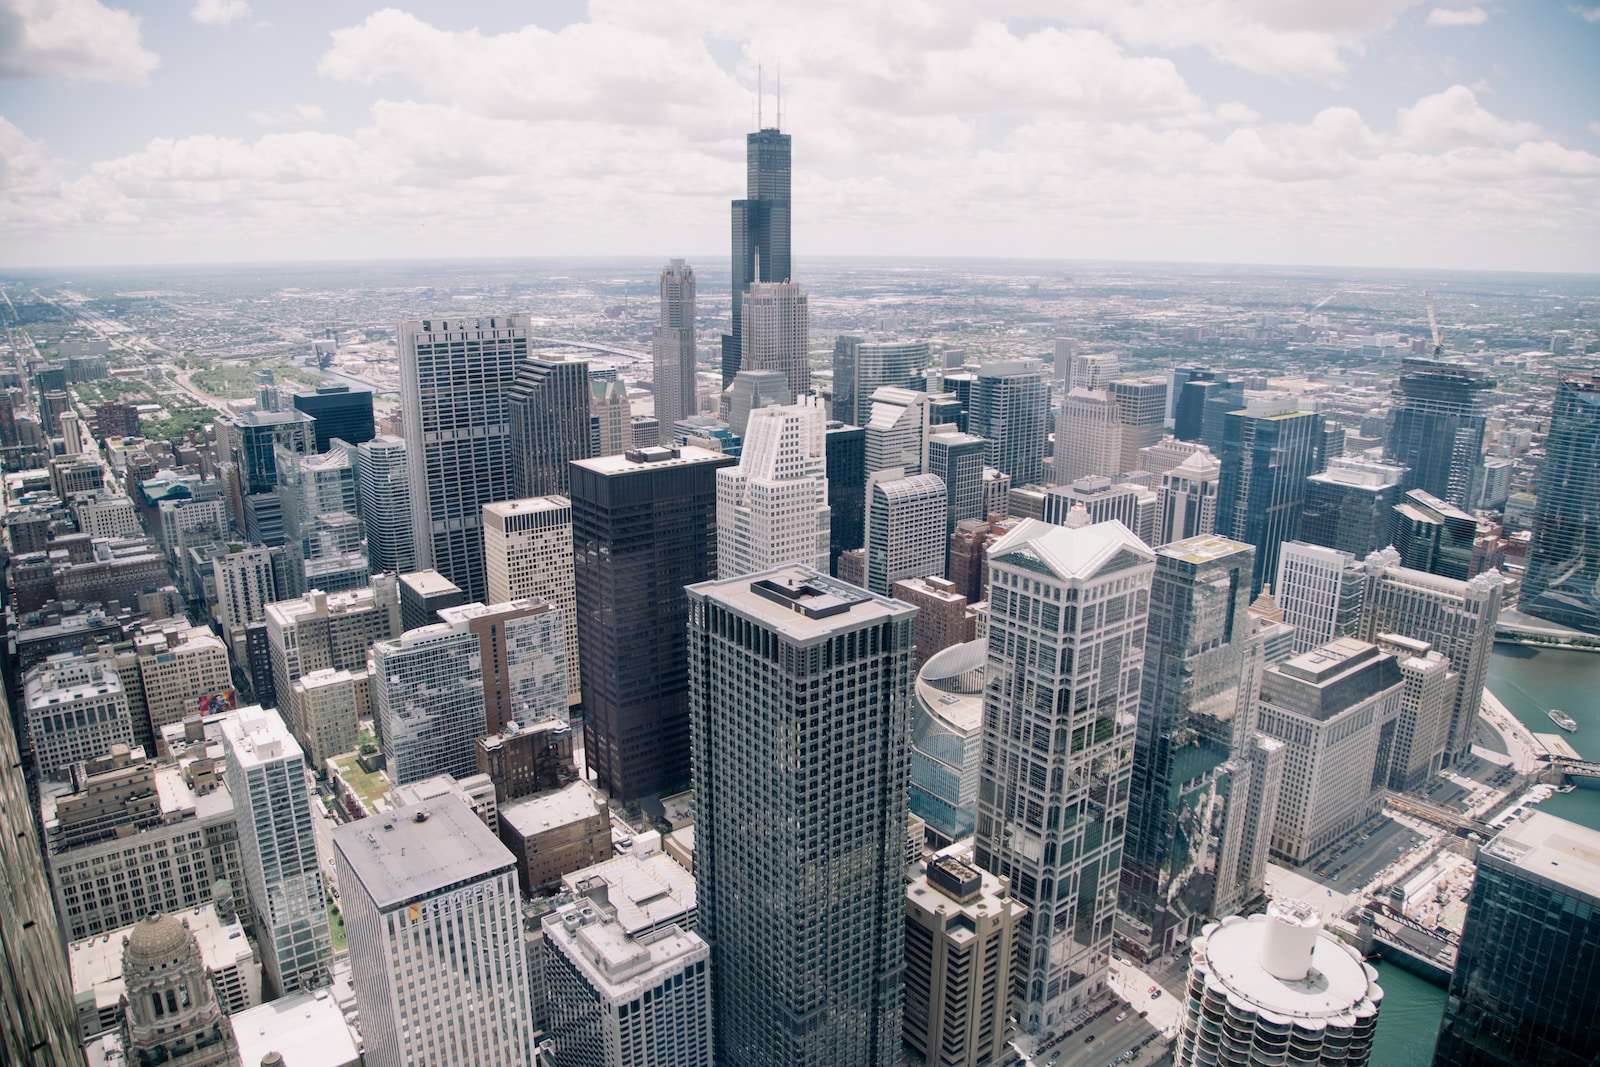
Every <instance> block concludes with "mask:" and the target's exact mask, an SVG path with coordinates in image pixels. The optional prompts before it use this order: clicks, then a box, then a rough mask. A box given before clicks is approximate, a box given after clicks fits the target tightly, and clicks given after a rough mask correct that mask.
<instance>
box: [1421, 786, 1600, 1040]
mask: <svg viewBox="0 0 1600 1067" xmlns="http://www.w3.org/2000/svg"><path fill="white" fill-rule="evenodd" d="M1596 857H1600V832H1596V831H1595V830H1592V829H1590V828H1588V827H1586V826H1578V825H1576V824H1574V823H1570V822H1567V821H1566V820H1564V819H1558V818H1556V817H1555V816H1554V815H1548V814H1546V813H1544V812H1542V811H1536V810H1532V809H1526V813H1525V814H1523V815H1522V816H1521V817H1520V818H1519V819H1517V820H1516V821H1514V822H1512V823H1511V824H1510V825H1508V826H1507V827H1506V828H1505V829H1504V830H1502V831H1501V832H1500V834H1499V836H1497V837H1496V838H1495V839H1494V840H1493V841H1491V842H1489V844H1487V845H1485V846H1484V847H1483V848H1482V849H1481V850H1480V851H1479V853H1478V873H1477V877H1476V879H1475V880H1474V881H1473V883H1472V896H1471V897H1470V899H1469V900H1468V902H1467V921H1466V925H1465V927H1464V928H1463V929H1462V931H1461V947H1460V954H1459V955H1458V956H1457V958H1456V967H1455V972H1454V974H1452V975H1451V978H1450V996H1449V998H1448V999H1447V1000H1446V1001H1445V1007H1444V1020H1443V1022H1441V1023H1440V1026H1439V1040H1438V1044H1437V1045H1436V1046H1435V1048H1434V1053H1433V1067H1520V1065H1521V1064H1528V1063H1537V1064H1541V1065H1544V1064H1548V1065H1549V1067H1583V1065H1585V1064H1592V1063H1594V1062H1595V1061H1596V1060H1597V1059H1600V1026H1596V1025H1595V1011H1594V990H1595V988H1596V985H1597V984H1600V860H1597V859H1596Z"/></svg>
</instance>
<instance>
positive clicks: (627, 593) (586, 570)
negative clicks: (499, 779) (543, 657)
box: [572, 447, 734, 799]
mask: <svg viewBox="0 0 1600 1067" xmlns="http://www.w3.org/2000/svg"><path fill="white" fill-rule="evenodd" d="M733 462H734V457H732V456H724V455H722V454H721V453H717V452H710V451H707V450H706V449H703V448H692V447H684V448H670V449H669V448H645V449H638V450H635V451H632V452H628V453H626V454H625V455H621V456H606V457H604V458H601V459H587V460H581V461H579V462H576V463H574V464H573V465H572V541H573V555H574V570H575V573H576V587H577V601H578V645H579V647H580V648H581V649H582V650H583V702H584V713H585V723H584V753H585V757H586V759H587V762H588V766H589V769H590V770H592V771H593V772H594V773H595V775H596V777H597V778H598V779H599V782H600V784H601V786H602V787H604V788H605V789H606V790H607V791H608V792H610V793H611V795H612V796H613V797H618V798H622V799H632V798H634V797H638V796H641V795H643V794H646V793H651V792H654V791H657V790H660V789H664V788H667V787H669V786H674V785H678V784H681V783H683V782H686V781H687V780H688V777H689V677H688V669H687V666H686V664H685V662H684V648H685V645H684V642H685V640H686V639H687V634H686V629H685V622H686V619H687V615H688V607H689V605H688V601H687V600H686V599H685V596H684V592H683V589H684V586H686V585H690V584H692V583H694V582H700V581H705V580H707V579H709V578H711V577H712V576H713V575H715V574H716V573H717V524H716V515H717V477H716V472H717V470H718V469H720V468H723V467H727V466H731V465H732V464H733Z"/></svg>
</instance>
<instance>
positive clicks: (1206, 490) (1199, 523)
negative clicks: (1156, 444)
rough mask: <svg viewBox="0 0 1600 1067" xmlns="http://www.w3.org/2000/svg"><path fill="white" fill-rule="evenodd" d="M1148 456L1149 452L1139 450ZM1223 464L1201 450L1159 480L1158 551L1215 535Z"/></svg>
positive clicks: (1207, 451) (1146, 449)
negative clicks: (1218, 489) (1197, 538)
mask: <svg viewBox="0 0 1600 1067" xmlns="http://www.w3.org/2000/svg"><path fill="white" fill-rule="evenodd" d="M1141 451H1142V452H1149V451H1150V450H1149V449H1148V448H1145V449H1141ZM1221 479H1222V464H1220V463H1218V462H1217V460H1216V457H1214V456H1212V454H1211V452H1210V451H1209V450H1207V449H1206V448H1204V447H1201V448H1200V450H1199V451H1197V452H1194V453H1192V454H1191V455H1190V456H1189V458H1188V459H1185V460H1184V461H1183V462H1182V463H1180V464H1178V465H1177V466H1176V467H1174V468H1173V469H1172V470H1170V471H1167V472H1166V473H1165V474H1163V475H1162V476H1161V492H1160V500H1161V505H1160V506H1161V515H1160V517H1159V518H1158V519H1157V520H1156V540H1155V545H1156V546H1157V547H1159V546H1161V545H1164V544H1167V543H1168V542H1171V541H1182V540H1185V539H1187V538H1190V537H1200V536H1202V535H1204V534H1210V533H1216V530H1217V483H1218V482H1219V481H1220V480H1221Z"/></svg>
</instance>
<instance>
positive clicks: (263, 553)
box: [210, 543, 278, 633]
mask: <svg viewBox="0 0 1600 1067" xmlns="http://www.w3.org/2000/svg"><path fill="white" fill-rule="evenodd" d="M210 559H211V568H212V574H213V575H214V576H215V578H216V583H217V621H218V622H220V623H221V624H222V628H223V632H224V633H228V632H230V631H232V630H242V629H244V628H245V627H246V626H248V625H250V624H251V623H253V622H260V621H261V620H262V619H264V618H266V611H267V605H268V604H270V603H272V602H273V601H274V600H277V599H278V596H277V593H276V590H275V588H274V586H273V581H272V550H271V549H268V548H263V547H262V546H260V545H253V546H252V545H241V544H237V543H235V544H229V545H227V546H226V551H223V552H215V551H214V552H212V553H211V554H210Z"/></svg>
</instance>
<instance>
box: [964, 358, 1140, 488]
mask: <svg viewBox="0 0 1600 1067" xmlns="http://www.w3.org/2000/svg"><path fill="white" fill-rule="evenodd" d="M1049 422H1050V383H1049V382H1047V381H1046V380H1045V376H1044V363H1043V361H1041V360H1037V359H1031V358H1025V359H1012V360H999V361H996V362H993V363H985V364H983V365H982V366H981V367H979V368H978V370H977V381H976V382H975V383H974V384H973V387H972V406H971V407H970V408H969V409H968V412H967V429H968V431H969V432H971V433H973V434H976V435H977V436H979V437H982V438H984V439H985V440H987V441H988V442H989V463H988V465H989V466H991V467H993V468H995V469H996V470H998V471H1001V472H1002V473H1005V474H1009V475H1011V480H1012V484H1013V485H1035V484H1039V483H1042V482H1043V481H1044V480H1045V479H1044V454H1045V441H1046V439H1047V437H1048V434H1049ZM1146 443H1148V442H1146Z"/></svg>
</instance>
